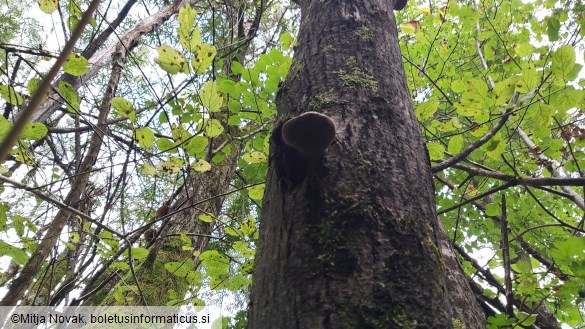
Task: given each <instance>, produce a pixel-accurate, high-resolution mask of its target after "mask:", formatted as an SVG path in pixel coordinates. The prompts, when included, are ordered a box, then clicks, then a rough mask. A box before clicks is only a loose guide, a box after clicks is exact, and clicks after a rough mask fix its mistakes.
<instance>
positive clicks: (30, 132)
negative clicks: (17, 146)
mask: <svg viewBox="0 0 585 329" xmlns="http://www.w3.org/2000/svg"><path fill="white" fill-rule="evenodd" d="M48 131H49V130H48V129H47V126H45V125H44V124H42V123H40V122H29V123H27V124H26V126H24V129H23V130H22V135H21V136H20V138H22V139H27V140H39V139H41V138H43V137H45V136H46V135H47V132H48Z"/></svg>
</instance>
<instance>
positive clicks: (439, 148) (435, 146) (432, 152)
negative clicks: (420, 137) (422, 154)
mask: <svg viewBox="0 0 585 329" xmlns="http://www.w3.org/2000/svg"><path fill="white" fill-rule="evenodd" d="M427 149H428V150H429V158H431V160H441V159H443V156H444V153H445V147H444V146H443V145H441V144H439V143H427Z"/></svg>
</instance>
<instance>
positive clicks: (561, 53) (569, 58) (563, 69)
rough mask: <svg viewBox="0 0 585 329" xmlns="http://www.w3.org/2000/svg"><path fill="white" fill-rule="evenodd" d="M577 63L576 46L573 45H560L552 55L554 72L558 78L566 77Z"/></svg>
mask: <svg viewBox="0 0 585 329" xmlns="http://www.w3.org/2000/svg"><path fill="white" fill-rule="evenodd" d="M574 65H575V48H573V46H571V45H564V46H562V47H559V49H557V50H556V51H555V53H554V54H553V56H552V67H551V68H552V72H553V74H554V75H555V76H556V77H557V78H561V79H565V80H566V77H567V75H568V74H569V73H570V72H571V70H572V69H573V66H574Z"/></svg>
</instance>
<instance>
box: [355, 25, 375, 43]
mask: <svg viewBox="0 0 585 329" xmlns="http://www.w3.org/2000/svg"><path fill="white" fill-rule="evenodd" d="M355 34H357V35H358V36H359V37H360V38H361V39H362V40H364V41H368V40H371V39H372V38H373V37H374V33H373V32H372V30H371V29H370V28H369V27H367V26H365V25H362V26H360V27H358V28H357V30H355Z"/></svg>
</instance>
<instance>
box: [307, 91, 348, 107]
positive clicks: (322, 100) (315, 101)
mask: <svg viewBox="0 0 585 329" xmlns="http://www.w3.org/2000/svg"><path fill="white" fill-rule="evenodd" d="M345 103H347V102H346V101H344V100H341V99H339V98H338V97H336V96H335V95H334V93H333V90H329V91H327V92H324V93H319V94H318V95H317V96H315V97H313V98H312V99H311V101H310V102H309V108H311V109H313V110H318V109H322V108H326V107H331V106H334V105H343V104H345Z"/></svg>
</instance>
